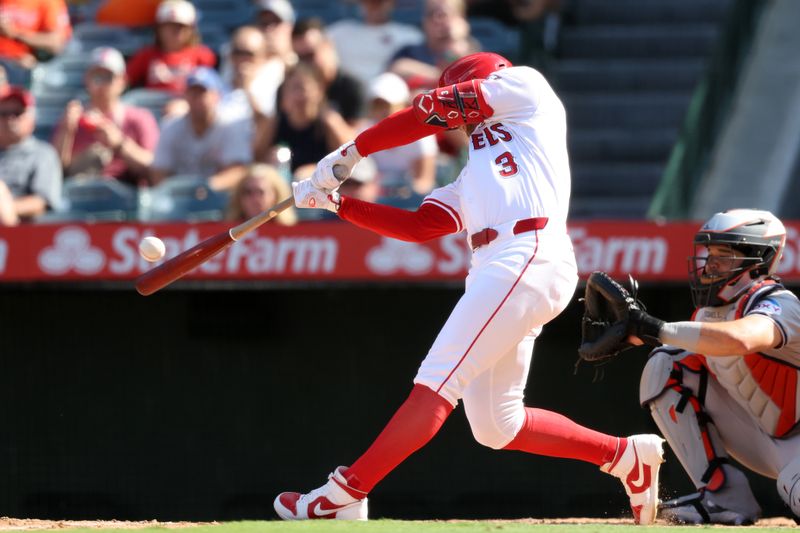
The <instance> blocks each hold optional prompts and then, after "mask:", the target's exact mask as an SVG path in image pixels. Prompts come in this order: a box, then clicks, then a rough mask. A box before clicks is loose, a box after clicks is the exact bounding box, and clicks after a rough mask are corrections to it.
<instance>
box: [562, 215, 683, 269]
mask: <svg viewBox="0 0 800 533" xmlns="http://www.w3.org/2000/svg"><path fill="white" fill-rule="evenodd" d="M569 235H570V237H571V238H572V241H573V243H574V245H575V258H576V261H577V263H578V271H579V272H581V273H584V274H585V273H589V272H593V271H595V270H602V271H604V272H631V273H633V274H660V273H662V272H664V268H665V267H666V262H667V252H668V251H669V246H668V244H667V241H666V239H664V238H662V237H656V236H653V237H637V236H621V235H620V236H617V235H607V236H588V235H587V231H586V228H582V227H580V226H578V227H570V228H569Z"/></svg>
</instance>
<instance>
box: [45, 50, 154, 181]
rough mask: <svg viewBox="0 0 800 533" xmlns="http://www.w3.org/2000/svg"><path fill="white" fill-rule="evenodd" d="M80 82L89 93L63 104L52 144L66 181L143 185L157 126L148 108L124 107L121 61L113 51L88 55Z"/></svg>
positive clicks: (146, 175) (122, 60)
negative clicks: (79, 178)
mask: <svg viewBox="0 0 800 533" xmlns="http://www.w3.org/2000/svg"><path fill="white" fill-rule="evenodd" d="M91 57H92V62H91V64H90V65H89V68H88V69H87V70H86V74H84V77H83V82H84V85H85V87H86V92H87V93H88V94H89V103H88V105H87V106H86V108H84V107H83V105H81V103H80V101H78V100H72V101H71V102H69V103H68V104H67V108H66V111H65V112H64V116H63V117H62V118H61V121H60V123H59V124H58V127H57V128H56V131H55V133H54V135H53V145H54V146H55V148H56V150H57V151H58V155H59V157H60V158H61V165H62V166H63V168H64V171H65V174H66V175H67V176H74V175H78V174H90V175H96V176H105V177H108V178H113V179H117V180H120V181H124V182H127V183H130V184H134V185H144V184H146V183H147V179H148V174H149V167H150V164H151V163H152V162H153V151H154V150H155V148H156V143H157V142H158V124H156V121H155V118H153V115H152V114H150V111H148V110H147V109H143V108H139V107H134V106H130V105H127V104H124V103H122V102H121V101H120V95H121V94H122V92H123V91H124V90H125V59H124V58H123V57H122V54H121V53H119V52H118V51H117V50H115V49H114V48H108V47H100V48H95V49H94V50H92V52H91Z"/></svg>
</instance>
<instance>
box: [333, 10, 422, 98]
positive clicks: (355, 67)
mask: <svg viewBox="0 0 800 533" xmlns="http://www.w3.org/2000/svg"><path fill="white" fill-rule="evenodd" d="M358 3H359V6H360V8H361V14H362V16H363V20H353V19H345V20H340V21H337V22H334V23H333V24H331V25H330V26H329V27H328V35H329V36H330V38H331V40H332V41H333V43H334V45H335V46H336V52H337V53H338V54H339V59H340V61H341V63H342V68H343V69H344V70H346V71H347V72H349V73H350V74H352V75H354V76H355V77H356V78H357V79H358V80H359V81H361V83H363V84H364V86H367V85H368V84H369V82H370V80H372V79H373V78H375V77H376V76H377V75H378V74H380V73H382V72H384V71H385V70H386V65H387V64H388V62H389V59H391V58H392V56H394V54H395V52H397V51H398V50H399V49H400V48H402V47H403V46H406V45H409V44H418V43H421V42H422V40H423V36H422V33H421V32H420V31H419V29H417V28H415V27H414V26H409V25H408V24H400V23H398V22H393V21H392V10H393V9H394V0H359V2H358Z"/></svg>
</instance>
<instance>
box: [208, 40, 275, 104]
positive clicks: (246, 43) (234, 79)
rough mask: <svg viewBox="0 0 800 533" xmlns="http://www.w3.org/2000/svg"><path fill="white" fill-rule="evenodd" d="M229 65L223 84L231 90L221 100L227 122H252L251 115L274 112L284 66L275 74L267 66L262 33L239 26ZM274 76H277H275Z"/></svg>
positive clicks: (230, 51)
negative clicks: (225, 83)
mask: <svg viewBox="0 0 800 533" xmlns="http://www.w3.org/2000/svg"><path fill="white" fill-rule="evenodd" d="M228 55H229V56H230V66H231V68H230V69H229V70H228V73H227V77H226V79H225V81H226V82H227V83H228V85H229V86H230V87H231V89H232V90H231V91H229V92H228V93H226V94H225V96H224V97H223V99H222V103H221V106H222V109H221V110H220V113H221V114H222V115H223V116H224V118H225V119H226V120H252V119H253V117H254V115H255V116H258V115H272V114H274V113H275V99H276V95H277V92H278V86H279V85H280V82H281V80H283V66H282V64H281V68H280V69H279V70H278V71H277V72H276V71H275V70H274V69H273V68H272V66H271V65H270V64H268V58H267V49H266V41H265V39H264V34H263V33H262V32H261V30H259V29H258V28H256V27H255V26H242V27H241V28H239V29H237V30H236V31H235V32H234V34H233V37H231V42H230V47H229V50H228ZM276 74H277V75H276Z"/></svg>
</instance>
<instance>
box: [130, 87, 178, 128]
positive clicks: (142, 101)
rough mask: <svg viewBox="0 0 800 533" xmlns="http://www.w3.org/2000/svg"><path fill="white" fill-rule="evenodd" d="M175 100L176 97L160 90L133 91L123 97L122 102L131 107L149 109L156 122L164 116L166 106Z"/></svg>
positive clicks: (140, 89)
mask: <svg viewBox="0 0 800 533" xmlns="http://www.w3.org/2000/svg"><path fill="white" fill-rule="evenodd" d="M173 98H175V95H174V94H172V93H169V92H166V91H159V90H158V89H144V88H139V89H131V90H130V91H128V92H126V93H125V94H123V95H122V101H123V102H125V103H126V104H129V105H134V106H137V107H144V108H145V109H148V110H149V111H150V112H151V113H152V114H153V116H154V117H155V118H156V120H158V121H160V120H161V118H162V117H163V115H164V105H165V104H166V103H167V102H169V101H170V100H172V99H173Z"/></svg>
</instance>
